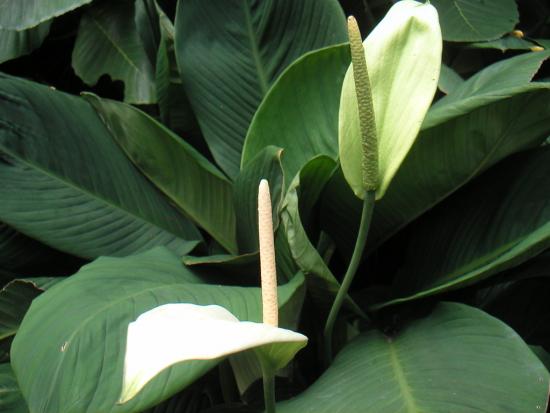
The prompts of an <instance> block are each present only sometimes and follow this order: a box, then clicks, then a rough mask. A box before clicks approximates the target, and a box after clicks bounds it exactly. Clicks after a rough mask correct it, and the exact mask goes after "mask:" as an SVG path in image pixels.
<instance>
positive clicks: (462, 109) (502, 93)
mask: <svg viewBox="0 0 550 413" xmlns="http://www.w3.org/2000/svg"><path fill="white" fill-rule="evenodd" d="M549 56H550V51H545V52H539V53H524V54H522V55H519V56H515V57H512V58H510V59H506V60H501V61H499V62H497V63H494V64H492V65H490V66H488V67H486V68H485V69H483V70H481V71H480V72H478V73H476V74H475V75H474V76H472V77H470V78H469V79H468V80H466V81H465V82H463V83H461V84H460V87H458V88H456V89H455V90H453V92H452V93H449V94H448V95H447V96H445V97H443V98H441V99H439V100H438V101H437V102H436V103H434V105H433V106H432V107H431V108H430V111H429V112H428V114H427V116H426V119H425V120H424V123H423V124H422V129H429V128H432V127H434V126H436V125H439V124H441V123H443V122H445V121H447V120H449V119H452V118H455V117H457V116H459V115H462V114H466V113H468V112H471V111H472V110H474V109H476V108H479V107H482V106H485V105H488V104H489V103H492V102H497V101H499V100H503V99H506V98H509V97H512V96H514V95H517V94H519V93H522V92H527V91H530V90H533V89H539V88H548V87H549V86H548V83H546V84H545V83H536V82H534V83H531V79H533V76H535V74H536V73H537V72H538V70H539V68H540V66H541V65H542V62H544V60H546V59H548V57H549Z"/></svg>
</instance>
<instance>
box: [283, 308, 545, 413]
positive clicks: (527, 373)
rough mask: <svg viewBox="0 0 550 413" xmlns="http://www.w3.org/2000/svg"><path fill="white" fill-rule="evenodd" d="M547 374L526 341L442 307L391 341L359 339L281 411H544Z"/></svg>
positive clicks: (476, 316)
mask: <svg viewBox="0 0 550 413" xmlns="http://www.w3.org/2000/svg"><path fill="white" fill-rule="evenodd" d="M548 384H549V374H548V371H547V370H546V368H545V367H544V365H542V363H541V362H540V361H539V360H538V359H537V357H536V356H535V355H534V354H533V353H532V351H531V350H530V349H529V347H528V346H527V345H526V344H525V343H524V342H523V341H522V340H521V338H520V337H519V336H518V335H517V334H516V333H515V332H514V331H513V330H512V329H511V328H510V327H508V326H506V325H505V324H504V323H502V322H500V321H498V320H496V319H494V318H493V317H491V316H489V315H487V314H485V313H483V312H482V311H480V310H476V309H474V308H471V307H468V306H465V305H461V304H452V303H443V304H439V305H438V306H437V308H436V309H435V310H434V311H433V313H432V314H430V315H429V316H428V317H426V318H424V319H420V320H417V321H415V322H413V323H412V324H410V325H409V326H407V327H406V328H405V329H404V330H402V331H400V332H398V333H397V334H396V335H395V336H394V337H387V336H384V335H383V334H381V333H379V332H376V331H372V332H369V333H366V334H362V335H360V336H359V337H358V338H356V339H355V340H354V341H352V342H351V343H350V344H348V345H347V346H346V347H345V348H344V349H343V350H342V351H341V352H340V353H339V354H338V355H337V357H336V359H335V360H334V363H333V364H332V366H331V367H329V369H328V370H327V371H326V372H325V373H324V374H323V375H322V376H321V377H320V378H319V379H318V380H317V381H316V382H315V383H314V384H313V385H312V386H311V387H309V388H308V389H307V390H306V391H305V392H303V393H302V394H300V395H298V396H297V397H296V398H294V399H291V400H289V401H285V402H281V403H278V404H277V412H279V413H294V412H296V413H308V412H311V413H313V412H315V413H324V412H327V413H333V412H338V411H340V412H364V413H380V412H430V413H447V412H453V413H471V412H472V411H476V412H480V413H507V412H533V413H535V412H539V411H540V412H544V411H545V409H546V404H547V399H548Z"/></svg>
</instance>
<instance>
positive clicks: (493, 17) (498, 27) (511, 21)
mask: <svg viewBox="0 0 550 413" xmlns="http://www.w3.org/2000/svg"><path fill="white" fill-rule="evenodd" d="M431 3H432V4H433V5H434V6H435V8H436V9H437V11H438V13H439V15H440V19H441V29H442V31H443V39H444V40H449V41H453V42H472V41H478V40H493V39H496V38H498V37H500V36H502V35H503V34H505V33H508V32H511V31H512V30H513V29H514V27H515V25H516V24H517V23H518V22H519V14H518V8H517V5H516V2H515V1H514V0H483V1H480V0H432V1H431Z"/></svg>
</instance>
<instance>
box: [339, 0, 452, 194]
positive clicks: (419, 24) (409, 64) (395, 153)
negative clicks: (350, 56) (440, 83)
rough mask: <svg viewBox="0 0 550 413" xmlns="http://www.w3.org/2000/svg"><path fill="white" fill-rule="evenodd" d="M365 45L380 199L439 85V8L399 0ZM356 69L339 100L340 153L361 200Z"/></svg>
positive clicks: (344, 168)
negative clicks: (376, 138) (437, 9)
mask: <svg viewBox="0 0 550 413" xmlns="http://www.w3.org/2000/svg"><path fill="white" fill-rule="evenodd" d="M363 45H364V47H365V57H366V60H367V68H368V72H369V78H370V84H371V90H372V99H373V103H374V115H375V116H374V117H375V122H376V129H377V135H378V145H379V149H378V153H379V180H380V183H379V187H378V189H377V191H376V197H377V199H380V198H382V197H383V195H384V193H385V192H386V189H387V188H388V186H389V184H390V182H391V180H392V179H393V176H394V175H395V173H396V172H397V169H398V168H399V166H400V165H401V163H402V162H403V159H404V158H405V156H406V155H407V152H408V151H409V149H410V148H411V146H412V144H413V143H414V140H415V139H416V136H417V134H418V131H419V130H420V125H421V123H422V120H423V119H424V116H425V115H426V112H427V111H428V108H429V106H430V104H431V102H432V99H433V96H434V93H435V91H436V88H437V80H438V78H439V68H440V64H441V47H442V41H441V32H440V28H439V23H438V20H437V12H436V11H435V9H434V8H433V7H432V6H431V5H429V4H422V3H419V2H416V1H412V0H404V1H400V2H398V3H396V4H395V5H394V6H393V7H392V8H391V9H390V11H389V12H388V14H387V15H386V17H385V18H384V19H383V20H382V21H381V22H380V23H379V24H378V25H377V26H376V28H375V29H374V30H373V31H372V32H371V33H370V34H369V36H368V37H367V38H366V39H365V41H364V42H363ZM351 69H352V68H351V67H350V68H349V69H348V71H347V73H346V77H345V78H344V85H343V87H342V95H341V100H340V117H339V135H338V139H339V153H340V162H341V165H342V170H343V171H344V176H345V177H346V180H347V182H348V183H349V185H350V186H351V188H352V189H353V192H354V193H355V195H356V196H357V197H359V198H361V199H362V198H364V196H365V188H364V187H363V178H362V176H363V173H362V167H361V165H362V149H361V131H360V129H359V116H358V106H357V96H356V93H355V82H354V79H353V70H351Z"/></svg>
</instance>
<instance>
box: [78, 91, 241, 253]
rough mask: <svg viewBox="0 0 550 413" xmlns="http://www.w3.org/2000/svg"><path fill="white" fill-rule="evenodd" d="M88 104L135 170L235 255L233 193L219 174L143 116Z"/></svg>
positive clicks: (94, 100) (108, 103) (102, 103)
mask: <svg viewBox="0 0 550 413" xmlns="http://www.w3.org/2000/svg"><path fill="white" fill-rule="evenodd" d="M87 99H88V101H89V102H90V103H91V104H92V105H93V107H94V108H95V109H96V110H97V111H98V113H99V115H100V117H101V119H102V120H103V122H104V123H105V125H106V126H107V128H108V129H109V130H110V131H111V132H112V136H113V138H114V139H115V140H116V142H117V143H118V144H119V145H120V146H121V147H122V149H124V152H126V154H127V155H128V156H129V158H130V159H131V160H132V162H133V163H134V165H136V166H137V167H138V168H139V169H140V170H141V171H142V172H143V173H144V174H145V175H146V176H147V177H148V178H149V179H150V180H151V182H153V183H154V184H155V185H156V186H157V187H159V188H160V189H161V190H162V191H163V192H164V193H165V194H166V195H168V196H169V197H170V198H171V199H172V200H173V201H174V203H175V204H176V205H177V206H178V207H180V208H181V209H182V210H183V211H184V212H185V213H186V214H187V216H189V217H190V218H191V219H192V220H193V221H194V222H195V223H197V224H198V225H199V226H201V227H202V228H204V229H205V230H206V231H207V232H208V233H209V234H210V235H212V237H214V239H215V240H216V241H218V242H219V243H220V244H221V245H222V246H223V247H224V248H226V249H227V250H228V251H229V252H231V253H236V252H237V240H236V232H235V231H236V230H235V209H234V207H233V188H232V184H231V182H229V180H228V179H227V178H226V177H225V176H224V175H223V174H222V173H221V172H220V171H219V170H218V168H216V167H215V166H214V165H212V164H211V163H210V162H209V161H208V160H207V159H206V158H205V157H204V156H202V155H201V154H200V153H199V152H197V151H196V150H195V149H194V148H193V147H192V146H191V145H189V144H188V143H186V142H185V141H184V140H183V139H181V138H180V137H178V136H176V135H175V134H174V133H172V132H171V131H170V130H168V129H166V128H165V127H164V126H163V125H161V124H160V123H158V122H157V121H155V120H154V119H153V118H151V117H149V116H148V115H147V114H145V113H144V112H141V111H140V110H138V109H136V108H134V107H132V106H130V105H126V104H123V103H119V102H115V101H113V100H106V99H100V98H98V97H97V96H93V95H87Z"/></svg>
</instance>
